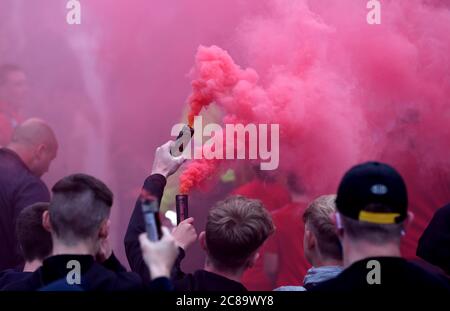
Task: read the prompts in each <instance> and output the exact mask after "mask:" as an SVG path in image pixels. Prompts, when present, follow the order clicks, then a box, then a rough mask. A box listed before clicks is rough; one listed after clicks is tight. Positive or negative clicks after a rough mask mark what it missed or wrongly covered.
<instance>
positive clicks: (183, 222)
mask: <svg viewBox="0 0 450 311" xmlns="http://www.w3.org/2000/svg"><path fill="white" fill-rule="evenodd" d="M193 223H194V217H189V218H187V219H185V220H183V221H182V222H180V225H181V224H193Z"/></svg>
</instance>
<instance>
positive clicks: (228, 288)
mask: <svg viewBox="0 0 450 311" xmlns="http://www.w3.org/2000/svg"><path fill="white" fill-rule="evenodd" d="M184 256H185V253H184V250H183V249H181V248H180V255H179V256H178V258H177V260H176V262H175V266H174V269H173V270H172V282H173V284H174V287H175V290H176V291H204V292H246V291H247V289H246V288H245V286H244V285H242V284H241V283H239V282H236V281H233V280H230V279H228V278H226V277H223V276H221V275H218V274H215V273H212V272H208V271H205V270H197V271H195V272H194V273H184V272H183V271H182V270H181V261H182V260H183V258H184Z"/></svg>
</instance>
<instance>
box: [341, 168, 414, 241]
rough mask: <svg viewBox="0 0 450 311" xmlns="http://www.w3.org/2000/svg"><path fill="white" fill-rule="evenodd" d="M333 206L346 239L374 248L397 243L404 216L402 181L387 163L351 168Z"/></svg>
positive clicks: (403, 188)
mask: <svg viewBox="0 0 450 311" xmlns="http://www.w3.org/2000/svg"><path fill="white" fill-rule="evenodd" d="M336 207H337V210H338V212H339V214H340V216H341V217H340V219H341V220H342V226H343V228H344V230H345V232H346V235H347V236H348V237H349V238H351V239H353V240H363V241H366V242H370V243H373V244H377V245H382V244H385V243H387V242H391V241H394V242H399V241H400V237H401V234H402V230H403V222H404V220H405V219H406V218H407V214H408V196H407V191H406V185H405V182H404V181H403V178H402V177H401V175H400V174H399V173H398V172H397V171H396V170H395V169H394V168H392V167H391V166H389V165H387V164H383V163H379V162H367V163H363V164H360V165H357V166H354V167H352V168H351V169H350V170H349V171H348V172H347V173H346V174H345V175H344V177H343V179H342V181H341V183H340V185H339V189H338V193H337V198H336Z"/></svg>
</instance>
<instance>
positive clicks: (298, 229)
mask: <svg viewBox="0 0 450 311" xmlns="http://www.w3.org/2000/svg"><path fill="white" fill-rule="evenodd" d="M306 207H307V206H306V204H302V203H290V204H288V205H286V206H284V207H283V208H281V209H279V210H277V211H275V212H273V213H272V219H273V222H274V224H275V227H276V228H275V233H274V234H273V235H272V237H271V238H270V239H269V240H268V243H267V247H266V252H269V253H275V254H277V255H278V274H277V279H276V287H279V286H285V285H301V284H302V283H303V278H304V276H305V274H306V271H307V270H308V268H310V267H311V265H310V264H309V263H308V261H307V260H306V258H305V256H304V254H303V235H304V229H305V226H304V224H303V218H302V217H303V213H304V211H305V209H306Z"/></svg>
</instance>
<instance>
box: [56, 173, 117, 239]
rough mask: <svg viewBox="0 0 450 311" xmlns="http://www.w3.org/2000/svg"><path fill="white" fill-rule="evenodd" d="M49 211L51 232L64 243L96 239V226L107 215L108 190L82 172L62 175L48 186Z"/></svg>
mask: <svg viewBox="0 0 450 311" xmlns="http://www.w3.org/2000/svg"><path fill="white" fill-rule="evenodd" d="M52 192H53V197H52V200H51V202H50V207H49V213H50V223H51V225H52V231H53V233H54V235H55V236H56V238H57V239H58V240H60V241H62V242H63V243H65V244H66V245H69V246H70V245H74V244H77V243H78V242H81V241H87V240H96V239H97V236H98V232H99V229H100V226H101V224H102V222H103V221H105V220H107V219H108V218H109V213H110V210H111V206H112V204H113V194H112V192H111V190H109V188H108V187H107V186H106V185H105V184H104V183H103V182H102V181H100V180H98V179H96V178H95V177H92V176H89V175H85V174H74V175H70V176H67V177H64V178H63V179H61V180H60V181H58V182H57V183H56V184H55V185H54V186H53V188H52Z"/></svg>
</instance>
